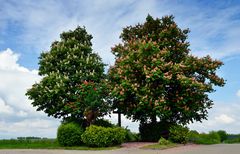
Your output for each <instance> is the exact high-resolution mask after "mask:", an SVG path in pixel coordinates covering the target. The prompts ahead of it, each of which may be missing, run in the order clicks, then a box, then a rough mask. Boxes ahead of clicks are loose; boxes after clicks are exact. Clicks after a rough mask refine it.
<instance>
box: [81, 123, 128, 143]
mask: <svg viewBox="0 0 240 154" xmlns="http://www.w3.org/2000/svg"><path fill="white" fill-rule="evenodd" d="M125 136H126V131H125V130H124V129H122V128H120V127H114V128H111V127H108V128H105V127H101V126H95V125H91V126H89V127H87V128H86V131H85V132H84V133H83V134H82V141H83V142H84V143H85V144H86V145H87V146H90V147H108V146H113V145H119V144H121V143H122V142H123V141H124V139H125Z"/></svg>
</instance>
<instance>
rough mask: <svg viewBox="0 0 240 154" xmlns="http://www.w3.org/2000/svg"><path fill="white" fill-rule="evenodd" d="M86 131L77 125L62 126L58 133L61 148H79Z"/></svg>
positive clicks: (67, 124)
mask: <svg viewBox="0 0 240 154" xmlns="http://www.w3.org/2000/svg"><path fill="white" fill-rule="evenodd" d="M83 132H84V130H83V128H82V127H80V125H78V124H76V123H73V122H72V123H66V124H61V125H60V126H59V127H58V131H57V140H58V143H59V144H60V145H61V146H77V145H80V144H81V143H82V140H81V135H82V134H83Z"/></svg>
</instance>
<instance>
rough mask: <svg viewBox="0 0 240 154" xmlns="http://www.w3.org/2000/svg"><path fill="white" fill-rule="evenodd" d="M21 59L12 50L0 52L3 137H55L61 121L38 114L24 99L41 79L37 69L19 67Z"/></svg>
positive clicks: (0, 134)
mask: <svg viewBox="0 0 240 154" xmlns="http://www.w3.org/2000/svg"><path fill="white" fill-rule="evenodd" d="M19 56H20V55H19V54H16V53H15V52H13V51H12V50H11V49H7V50H5V51H1V52H0V82H1V84H0V138H3V137H7V138H10V137H18V136H19V135H20V136H24V135H27V136H51V137H54V136H55V135H56V129H57V125H58V124H59V120H55V119H53V118H48V117H47V116H46V115H45V114H44V113H43V112H37V111H36V108H34V107H32V105H31V102H30V101H29V100H28V99H27V97H26V96H25V93H26V90H27V89H28V88H30V87H31V85H32V84H33V83H34V82H37V81H39V80H40V76H38V75H37V71H36V70H29V69H27V68H25V67H23V66H20V65H19V64H18V59H19ZM49 130H51V131H49Z"/></svg>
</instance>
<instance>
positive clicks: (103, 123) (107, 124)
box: [94, 119, 115, 127]
mask: <svg viewBox="0 0 240 154" xmlns="http://www.w3.org/2000/svg"><path fill="white" fill-rule="evenodd" d="M94 125H96V126H102V127H115V125H114V124H112V123H111V122H110V121H108V120H105V119H97V120H96V121H95V122H94Z"/></svg>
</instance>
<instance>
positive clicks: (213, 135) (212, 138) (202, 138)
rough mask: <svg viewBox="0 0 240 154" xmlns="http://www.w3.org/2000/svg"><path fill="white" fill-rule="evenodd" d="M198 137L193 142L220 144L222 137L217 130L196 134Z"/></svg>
mask: <svg viewBox="0 0 240 154" xmlns="http://www.w3.org/2000/svg"><path fill="white" fill-rule="evenodd" d="M195 135H196V136H195V137H196V138H195V139H194V140H193V143H196V144H218V143H221V138H220V136H219V134H218V133H217V132H215V131H211V132H209V134H198V135H197V134H195Z"/></svg>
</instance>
